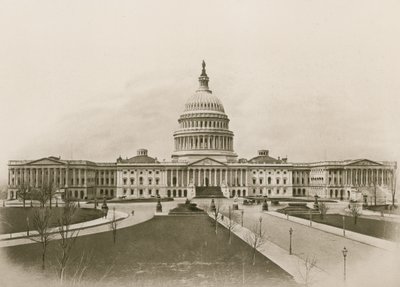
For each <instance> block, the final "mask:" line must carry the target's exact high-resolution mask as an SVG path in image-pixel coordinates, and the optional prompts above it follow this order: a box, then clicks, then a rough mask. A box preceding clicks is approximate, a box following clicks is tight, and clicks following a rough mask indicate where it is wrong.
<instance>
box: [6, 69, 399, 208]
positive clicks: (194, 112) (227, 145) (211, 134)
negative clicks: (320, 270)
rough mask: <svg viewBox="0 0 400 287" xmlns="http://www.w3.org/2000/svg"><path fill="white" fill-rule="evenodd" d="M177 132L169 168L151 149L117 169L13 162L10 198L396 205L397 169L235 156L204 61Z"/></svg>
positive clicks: (264, 154)
mask: <svg viewBox="0 0 400 287" xmlns="http://www.w3.org/2000/svg"><path fill="white" fill-rule="evenodd" d="M178 123H179V126H178V128H177V130H176V131H175V132H174V133H173V137H174V144H175V145H174V147H175V149H174V151H173V152H172V155H171V161H169V162H159V161H158V160H157V158H156V157H153V156H152V155H151V154H149V153H148V151H147V150H146V149H139V150H138V151H137V154H136V156H133V157H130V158H124V159H123V158H121V157H119V158H118V159H116V161H115V162H108V163H104V162H93V161H88V160H68V159H62V158H59V157H53V156H50V157H44V158H40V159H36V160H11V161H9V163H8V199H15V198H16V197H17V191H18V188H19V186H20V185H21V184H29V185H30V186H31V187H33V188H40V187H41V186H42V185H43V184H48V185H52V186H54V188H55V189H56V190H57V193H58V194H60V196H62V197H64V196H68V197H69V198H72V199H76V200H86V199H93V198H103V197H106V198H148V197H155V196H158V195H159V196H161V197H173V198H177V197H182V198H189V199H191V198H194V197H243V196H268V197H271V198H274V197H275V198H278V197H311V196H315V195H318V196H320V197H323V198H335V199H341V200H348V199H350V198H353V199H360V198H363V197H364V198H366V199H367V200H368V201H371V200H372V199H373V198H374V197H375V196H376V197H379V200H388V201H389V200H391V196H392V190H393V188H394V186H395V177H396V168H397V163H396V162H383V161H376V160H371V159H353V160H345V161H321V162H313V163H294V162H290V161H288V159H287V158H280V157H272V156H271V154H270V152H269V151H268V150H267V149H265V150H259V151H258V153H257V154H255V156H254V157H253V158H251V159H245V158H239V157H238V155H237V154H236V153H235V150H234V147H235V144H234V133H233V132H232V131H231V130H230V128H229V118H228V115H227V114H226V112H225V109H224V106H223V104H222V102H221V101H220V99H219V98H218V97H217V96H216V95H214V94H213V93H212V91H211V90H210V88H209V77H208V75H207V73H206V65H205V63H204V62H203V64H202V72H201V75H200V77H199V87H198V89H197V90H196V91H195V92H194V94H193V95H192V96H190V97H189V99H188V100H187V102H186V103H185V105H184V109H183V112H182V114H181V115H180V116H179V119H178Z"/></svg>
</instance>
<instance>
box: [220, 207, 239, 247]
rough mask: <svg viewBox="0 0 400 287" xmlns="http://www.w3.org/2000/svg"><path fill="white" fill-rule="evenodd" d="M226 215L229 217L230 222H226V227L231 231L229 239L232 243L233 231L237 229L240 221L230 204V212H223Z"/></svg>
mask: <svg viewBox="0 0 400 287" xmlns="http://www.w3.org/2000/svg"><path fill="white" fill-rule="evenodd" d="M223 214H224V216H226V217H228V222H227V223H226V228H227V229H228V231H229V241H228V243H229V244H231V243H232V232H233V231H234V230H235V228H236V226H237V221H238V218H237V217H238V215H237V214H236V213H235V212H234V211H233V210H232V207H231V206H229V208H228V213H225V212H223Z"/></svg>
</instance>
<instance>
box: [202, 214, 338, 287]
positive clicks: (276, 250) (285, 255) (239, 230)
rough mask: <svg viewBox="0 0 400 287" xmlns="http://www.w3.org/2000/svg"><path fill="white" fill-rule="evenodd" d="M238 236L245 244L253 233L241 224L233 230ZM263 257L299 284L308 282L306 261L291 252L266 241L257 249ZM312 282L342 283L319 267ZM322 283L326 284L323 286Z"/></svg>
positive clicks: (311, 276)
mask: <svg viewBox="0 0 400 287" xmlns="http://www.w3.org/2000/svg"><path fill="white" fill-rule="evenodd" d="M209 216H210V217H211V218H213V219H214V215H213V214H212V213H209ZM218 222H219V223H221V224H222V225H223V226H225V227H227V226H228V224H229V219H228V218H227V217H226V216H224V219H223V220H222V219H221V216H219V218H218ZM232 233H234V234H235V235H236V236H238V237H239V238H240V239H242V240H243V241H244V242H246V243H247V244H249V243H248V242H247V240H248V238H249V236H252V232H251V231H250V230H249V229H247V228H246V227H242V226H241V225H240V224H237V225H235V227H234V228H233V230H232ZM257 251H259V252H260V253H261V254H262V255H264V256H265V257H267V258H268V259H270V260H271V261H272V262H274V263H275V264H276V265H278V266H279V267H281V268H282V269H283V270H285V271H286V272H287V273H289V274H290V275H291V276H293V279H294V280H295V281H296V282H297V283H299V284H305V282H306V280H307V279H306V268H305V260H303V259H302V258H300V257H298V256H296V255H294V254H293V255H290V254H289V252H288V251H287V250H285V249H283V248H281V247H279V246H278V245H276V244H274V243H273V242H271V241H269V240H266V241H265V242H264V243H263V244H262V246H260V247H259V248H257ZM307 276H309V278H310V280H309V281H308V284H309V286H324V285H325V283H328V282H329V285H338V283H339V285H340V283H341V282H337V280H335V279H334V278H332V277H331V276H330V275H329V274H328V273H327V272H325V271H324V270H322V269H320V268H318V267H317V266H316V267H314V268H312V269H311V270H310V271H309V273H308V274H307ZM322 282H323V283H324V284H322Z"/></svg>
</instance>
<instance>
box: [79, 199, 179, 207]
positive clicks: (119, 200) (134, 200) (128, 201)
mask: <svg viewBox="0 0 400 287" xmlns="http://www.w3.org/2000/svg"><path fill="white" fill-rule="evenodd" d="M157 200H158V198H157V197H150V198H124V199H122V198H115V199H109V200H107V203H131V202H157ZM173 200H174V199H173V198H172V197H162V198H160V201H161V202H164V201H173ZM94 202H95V201H94V200H93V199H92V200H89V201H88V202H87V203H94ZM97 202H98V204H100V205H101V204H102V203H103V199H98V200H97Z"/></svg>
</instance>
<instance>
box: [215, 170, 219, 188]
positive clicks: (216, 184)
mask: <svg viewBox="0 0 400 287" xmlns="http://www.w3.org/2000/svg"><path fill="white" fill-rule="evenodd" d="M214 186H219V184H218V183H217V170H216V169H214Z"/></svg>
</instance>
